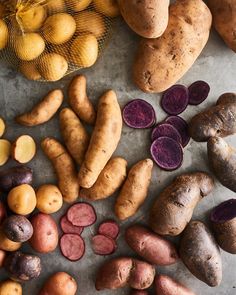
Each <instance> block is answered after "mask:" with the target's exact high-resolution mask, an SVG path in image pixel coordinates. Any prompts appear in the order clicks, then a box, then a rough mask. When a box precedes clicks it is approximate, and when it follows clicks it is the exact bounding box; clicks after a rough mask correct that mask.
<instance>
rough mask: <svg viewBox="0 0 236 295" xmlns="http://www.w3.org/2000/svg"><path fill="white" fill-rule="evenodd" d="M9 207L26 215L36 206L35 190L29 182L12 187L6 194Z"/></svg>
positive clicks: (17, 212)
mask: <svg viewBox="0 0 236 295" xmlns="http://www.w3.org/2000/svg"><path fill="white" fill-rule="evenodd" d="M7 203H8V206H9V208H10V209H11V210H12V211H13V212H15V213H16V214H20V215H28V214H30V213H31V212H33V211H34V209H35V207H36V195H35V191H34V189H33V188H32V186H30V185H29V184H21V185H19V186H16V187H14V188H13V189H12V190H11V191H10V192H9V194H8V196H7Z"/></svg>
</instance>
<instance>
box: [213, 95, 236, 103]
mask: <svg viewBox="0 0 236 295" xmlns="http://www.w3.org/2000/svg"><path fill="white" fill-rule="evenodd" d="M235 102H236V93H233V92H226V93H224V94H222V95H221V96H220V97H219V98H218V100H217V102H216V104H217V105H218V104H227V103H235Z"/></svg>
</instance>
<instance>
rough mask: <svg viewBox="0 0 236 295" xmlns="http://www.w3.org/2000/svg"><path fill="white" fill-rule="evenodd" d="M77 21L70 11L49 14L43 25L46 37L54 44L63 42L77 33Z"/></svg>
mask: <svg viewBox="0 0 236 295" xmlns="http://www.w3.org/2000/svg"><path fill="white" fill-rule="evenodd" d="M75 29H76V23H75V20H74V18H73V17H72V16H71V15H69V14H68V13H57V14H54V15H52V16H49V17H48V18H47V20H46V21H45V23H44V25H43V29H42V31H43V35H44V38H45V39H46V40H47V41H48V42H49V43H52V44H57V45H58V44H63V43H66V42H67V41H69V40H70V39H71V38H72V36H73V35H74V33H75Z"/></svg>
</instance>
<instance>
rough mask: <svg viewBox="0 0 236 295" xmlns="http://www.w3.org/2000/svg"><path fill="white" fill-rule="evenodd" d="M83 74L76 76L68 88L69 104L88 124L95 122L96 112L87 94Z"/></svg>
mask: <svg viewBox="0 0 236 295" xmlns="http://www.w3.org/2000/svg"><path fill="white" fill-rule="evenodd" d="M86 85H87V81H86V78H85V76H82V75H79V76H76V77H75V78H74V79H73V80H72V82H71V84H70V86H69V89H68V96H69V104H70V106H71V108H72V110H73V111H74V112H75V113H76V114H77V115H78V116H79V118H80V119H81V120H82V121H84V122H85V123H88V124H91V125H93V124H95V120H96V112H95V110H94V107H93V105H92V102H91V101H90V99H89V98H88V96H87V91H86Z"/></svg>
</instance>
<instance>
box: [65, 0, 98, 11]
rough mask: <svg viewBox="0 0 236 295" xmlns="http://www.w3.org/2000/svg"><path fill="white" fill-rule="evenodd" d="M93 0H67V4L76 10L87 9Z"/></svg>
mask: <svg viewBox="0 0 236 295" xmlns="http://www.w3.org/2000/svg"><path fill="white" fill-rule="evenodd" d="M91 2H92V0H80V1H78V0H66V4H67V6H68V7H69V8H70V9H72V10H73V11H75V12H78V11H82V10H84V9H86V8H87V7H88V6H89V4H90V3H91Z"/></svg>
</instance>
